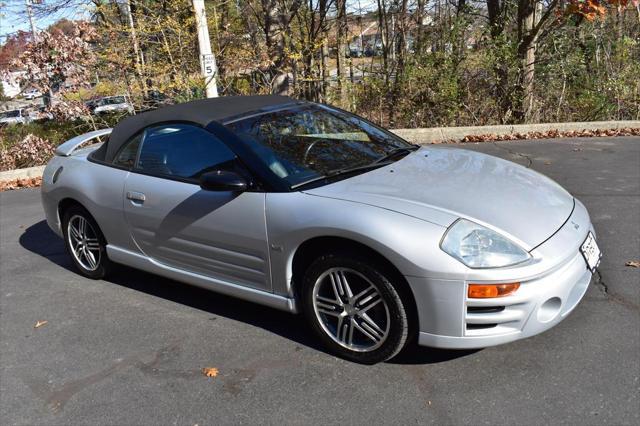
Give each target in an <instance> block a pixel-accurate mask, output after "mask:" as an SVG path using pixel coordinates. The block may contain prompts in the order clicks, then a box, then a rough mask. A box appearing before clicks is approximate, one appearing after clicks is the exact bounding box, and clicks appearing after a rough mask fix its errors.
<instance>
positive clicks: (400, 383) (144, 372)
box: [0, 138, 640, 425]
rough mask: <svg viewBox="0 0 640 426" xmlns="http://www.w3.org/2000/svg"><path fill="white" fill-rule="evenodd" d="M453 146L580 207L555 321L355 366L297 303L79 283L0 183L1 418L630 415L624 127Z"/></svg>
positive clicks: (628, 154)
mask: <svg viewBox="0 0 640 426" xmlns="http://www.w3.org/2000/svg"><path fill="white" fill-rule="evenodd" d="M464 147H465V148H468V149H472V150H477V151H483V152H487V153H490V154H494V155H497V156H500V157H504V158H508V159H511V160H514V161H517V162H519V163H522V164H525V165H529V166H531V167H533V168H534V169H536V170H539V171H541V172H543V173H545V174H547V175H549V176H550V177H552V178H554V179H555V180H557V181H558V182H559V183H560V184H562V185H564V186H565V187H566V188H568V189H569V190H570V191H571V192H572V193H573V194H575V195H576V196H577V197H578V198H580V199H581V200H582V201H583V202H584V203H585V204H586V205H587V207H588V208H589V211H590V212H591V215H592V219H593V221H594V223H595V227H596V230H597V232H598V236H599V243H600V245H601V247H602V248H603V250H604V251H605V258H604V260H603V263H602V266H601V268H600V271H601V280H600V281H599V282H598V283H593V284H592V286H591V287H590V288H589V290H588V292H587V295H586V298H585V300H584V301H583V302H582V303H581V304H580V305H579V306H578V307H577V308H576V310H575V311H574V312H573V313H572V314H571V315H570V316H569V317H568V318H567V319H566V320H565V321H564V322H562V323H561V324H560V325H559V326H557V327H556V328H554V329H552V330H550V331H548V332H546V333H544V334H542V335H540V336H536V337H533V338H530V339H527V340H524V341H520V342H516V343H512V344H508V345H504V346H499V347H494V348H488V349H484V350H480V351H442V350H432V349H426V348H413V349H412V350H410V351H407V352H406V353H404V354H403V355H402V356H401V357H400V358H398V359H396V360H393V361H392V362H389V363H385V364H379V365H376V366H373V367H367V366H361V365H356V364H352V363H349V362H346V361H343V360H341V359H338V358H335V357H333V356H331V355H328V354H327V353H325V352H323V351H322V349H320V348H319V347H318V346H317V345H316V344H315V342H314V341H313V340H312V339H310V338H309V337H308V336H309V332H308V330H307V328H306V326H305V325H304V324H303V323H302V321H301V319H300V318H298V317H296V316H292V315H289V314H286V313H283V312H279V311H276V310H272V309H269V308H264V307H261V306H258V305H253V304H251V303H246V302H242V301H238V300H234V299H231V298H228V297H225V296H220V295H217V294H214V293H208V292H206V291H204V290H200V289H197V288H194V287H189V286H187V285H184V284H180V283H176V282H173V281H170V280H166V279H163V278H159V277H156V276H153V275H149V274H146V273H142V272H137V271H134V270H131V269H125V268H122V269H121V270H120V271H119V272H118V274H117V275H116V276H114V277H113V278H111V279H110V280H109V281H91V280H87V279H84V278H81V277H80V276H79V275H77V274H76V273H74V272H73V271H72V270H71V269H70V268H71V264H70V261H69V260H68V259H67V257H66V255H65V253H64V250H63V244H62V241H61V240H60V239H58V238H57V237H56V236H55V235H54V234H53V233H52V232H51V231H49V230H48V228H47V226H46V224H45V223H44V222H43V214H42V211H41V208H40V200H39V193H38V191H37V190H22V191H15V192H4V193H2V194H0V216H1V217H0V226H1V236H0V242H1V248H0V279H1V285H0V297H1V299H0V321H1V324H0V332H1V334H0V361H1V362H0V423H2V424H30V425H31V424H57V425H63V424H88V423H92V424H105V425H106V424H109V425H116V424H117V425H125V424H181V425H182V424H184V425H194V424H198V425H209V424H228V423H280V422H285V423H311V422H313V423H316V424H319V423H355V424H363V423H370V424H378V423H394V422H397V423H402V424H412V423H437V424H460V423H469V424H502V423H516V422H517V423H522V424H546V423H553V424H557V423H570V424H578V423H580V424H584V423H588V424H602V423H609V424H638V423H639V422H640V400H639V396H640V392H639V391H640V389H639V387H640V381H639V378H640V356H639V354H640V311H639V299H640V269H634V268H630V267H625V266H624V264H625V261H628V260H632V259H638V258H639V257H640V139H638V138H618V139H600V138H594V139H570V140H562V141H554V140H548V141H528V142H507V143H495V144H491V143H485V144H480V145H472V144H469V145H464ZM38 320H47V321H48V323H47V324H46V325H44V326H42V327H40V328H38V329H34V324H35V322H36V321H38ZM203 367H217V368H218V369H219V371H220V374H219V376H218V377H217V378H215V379H208V378H206V377H204V376H203V375H202V374H201V368H203Z"/></svg>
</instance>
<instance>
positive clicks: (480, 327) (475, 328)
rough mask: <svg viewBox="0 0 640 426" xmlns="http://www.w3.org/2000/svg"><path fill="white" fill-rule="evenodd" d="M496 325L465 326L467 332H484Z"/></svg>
mask: <svg viewBox="0 0 640 426" xmlns="http://www.w3.org/2000/svg"><path fill="white" fill-rule="evenodd" d="M497 325H498V324H467V330H484V329H487V328H493V327H496V326H497Z"/></svg>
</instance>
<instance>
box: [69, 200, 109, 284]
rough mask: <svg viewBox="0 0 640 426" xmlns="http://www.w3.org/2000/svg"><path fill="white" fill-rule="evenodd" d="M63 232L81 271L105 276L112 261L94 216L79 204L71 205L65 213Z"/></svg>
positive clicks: (93, 276)
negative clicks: (108, 256)
mask: <svg viewBox="0 0 640 426" xmlns="http://www.w3.org/2000/svg"><path fill="white" fill-rule="evenodd" d="M63 233H64V241H65V246H66V248H67V251H68V252H69V254H70V255H71V259H72V260H73V263H74V264H75V265H76V268H77V269H78V270H79V271H80V273H81V274H82V275H84V276H86V277H89V278H94V279H99V278H103V277H104V276H105V275H106V273H107V271H108V269H109V266H110V263H109V259H108V258H107V254H106V243H105V239H104V236H103V235H102V232H101V231H100V228H99V227H98V224H97V223H96V222H95V220H94V219H93V217H91V215H90V214H89V213H88V212H87V211H86V210H85V209H83V208H81V207H79V206H73V207H70V208H69V209H68V210H67V211H65V213H64V218H63Z"/></svg>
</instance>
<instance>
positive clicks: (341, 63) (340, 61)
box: [336, 0, 349, 106]
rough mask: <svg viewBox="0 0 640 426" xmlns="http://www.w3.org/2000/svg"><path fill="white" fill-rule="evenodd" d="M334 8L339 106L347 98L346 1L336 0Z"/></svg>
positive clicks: (343, 103) (342, 104)
mask: <svg viewBox="0 0 640 426" xmlns="http://www.w3.org/2000/svg"><path fill="white" fill-rule="evenodd" d="M336 8H337V10H338V16H337V18H336V25H337V32H336V45H337V46H336V47H337V51H336V62H337V68H338V88H339V90H340V102H339V104H340V106H344V105H345V103H346V99H347V93H346V89H347V87H346V81H345V80H346V73H345V61H346V57H347V49H348V46H347V43H348V42H349V40H348V39H347V37H348V30H347V28H348V27H347V1H346V0H336Z"/></svg>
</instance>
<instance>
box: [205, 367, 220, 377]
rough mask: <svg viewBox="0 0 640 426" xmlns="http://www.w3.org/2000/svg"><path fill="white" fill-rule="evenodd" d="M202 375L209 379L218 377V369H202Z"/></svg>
mask: <svg viewBox="0 0 640 426" xmlns="http://www.w3.org/2000/svg"><path fill="white" fill-rule="evenodd" d="M202 374H204V375H205V376H207V377H216V376H217V375H218V369H217V368H215V367H205V368H203V369H202Z"/></svg>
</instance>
